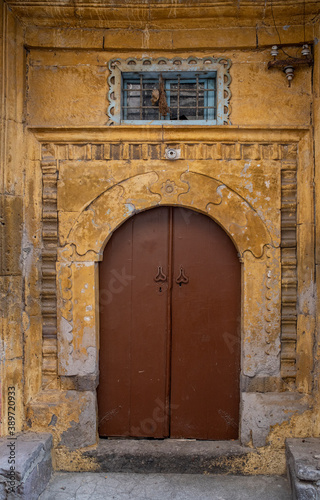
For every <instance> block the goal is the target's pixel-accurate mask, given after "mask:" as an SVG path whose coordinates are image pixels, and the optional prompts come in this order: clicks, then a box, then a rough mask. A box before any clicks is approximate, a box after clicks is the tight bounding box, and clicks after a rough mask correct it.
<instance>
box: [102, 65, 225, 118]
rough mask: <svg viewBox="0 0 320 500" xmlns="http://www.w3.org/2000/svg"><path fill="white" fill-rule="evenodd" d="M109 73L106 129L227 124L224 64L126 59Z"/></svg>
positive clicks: (111, 66)
mask: <svg viewBox="0 0 320 500" xmlns="http://www.w3.org/2000/svg"><path fill="white" fill-rule="evenodd" d="M108 67H109V70H110V75H109V77H108V86H109V90H108V101H109V106H108V110H107V115H108V118H109V121H108V124H109V125H121V124H129V125H130V124H132V125H139V124H140V125H147V124H151V125H171V124H175V125H184V126H185V125H229V124H230V123H231V122H230V119H229V115H230V106H229V101H230V98H231V92H230V83H231V76H230V71H229V70H230V67H231V61H230V60H229V59H226V58H224V57H218V58H215V57H211V56H205V57H203V58H202V59H199V58H197V57H195V56H190V57H188V58H187V59H181V58H180V57H174V58H173V59H166V58H165V57H158V58H156V59H153V58H150V57H143V58H142V59H136V58H133V57H130V58H128V59H121V58H116V59H112V60H110V61H109V64H108ZM160 84H161V85H160Z"/></svg>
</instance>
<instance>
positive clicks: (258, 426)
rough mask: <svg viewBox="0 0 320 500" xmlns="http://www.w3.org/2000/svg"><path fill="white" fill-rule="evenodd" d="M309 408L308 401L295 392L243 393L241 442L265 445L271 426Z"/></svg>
mask: <svg viewBox="0 0 320 500" xmlns="http://www.w3.org/2000/svg"><path fill="white" fill-rule="evenodd" d="M308 408H309V405H308V401H307V400H306V398H305V397H303V395H301V394H295V393H291V392H290V393H285V392H280V393H274V392H269V393H266V394H262V393H242V394H241V423H240V426H241V442H242V444H248V443H249V442H250V440H251V439H252V444H253V446H265V445H266V444H267V437H268V434H269V433H270V431H271V427H272V426H273V425H276V424H281V423H282V422H285V421H287V420H290V418H291V417H293V416H294V415H297V414H300V413H303V412H304V411H306V410H307V409H308Z"/></svg>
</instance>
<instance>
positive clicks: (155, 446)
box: [83, 439, 256, 474]
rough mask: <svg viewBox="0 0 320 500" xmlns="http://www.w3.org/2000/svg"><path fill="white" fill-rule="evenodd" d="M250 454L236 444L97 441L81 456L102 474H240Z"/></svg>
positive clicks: (217, 442)
mask: <svg viewBox="0 0 320 500" xmlns="http://www.w3.org/2000/svg"><path fill="white" fill-rule="evenodd" d="M252 453H256V450H254V449H252V448H248V447H244V446H242V445H241V444H240V443H239V442H238V441H197V440H188V439H152V440H151V439H150V440H149V439H100V440H99V443H98V446H97V447H96V448H95V449H94V450H92V449H91V450H87V451H85V452H84V453H83V456H86V457H88V458H91V459H94V461H95V462H96V464H97V465H98V467H99V470H100V471H104V472H135V473H139V472H141V473H148V472H150V473H156V472H161V473H178V474H184V473H185V474H199V473H200V474H204V473H208V474H222V473H230V472H232V473H233V474H237V473H239V474H240V473H242V474H243V466H244V464H245V463H246V461H247V458H248V455H249V454H252Z"/></svg>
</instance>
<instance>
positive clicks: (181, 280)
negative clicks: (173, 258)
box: [176, 266, 189, 286]
mask: <svg viewBox="0 0 320 500" xmlns="http://www.w3.org/2000/svg"><path fill="white" fill-rule="evenodd" d="M176 283H177V284H178V285H179V286H181V285H182V283H184V284H185V285H186V284H187V283H189V278H188V276H186V274H185V272H184V269H183V267H182V266H180V273H179V276H178V277H177V278H176Z"/></svg>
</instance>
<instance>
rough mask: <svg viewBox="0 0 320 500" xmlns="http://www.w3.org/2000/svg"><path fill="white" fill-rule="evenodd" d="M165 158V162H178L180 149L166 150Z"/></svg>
mask: <svg viewBox="0 0 320 500" xmlns="http://www.w3.org/2000/svg"><path fill="white" fill-rule="evenodd" d="M166 158H167V160H178V159H179V158H180V149H175V148H167V149H166Z"/></svg>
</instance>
